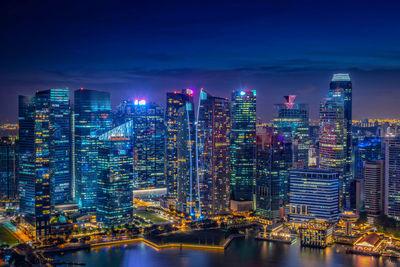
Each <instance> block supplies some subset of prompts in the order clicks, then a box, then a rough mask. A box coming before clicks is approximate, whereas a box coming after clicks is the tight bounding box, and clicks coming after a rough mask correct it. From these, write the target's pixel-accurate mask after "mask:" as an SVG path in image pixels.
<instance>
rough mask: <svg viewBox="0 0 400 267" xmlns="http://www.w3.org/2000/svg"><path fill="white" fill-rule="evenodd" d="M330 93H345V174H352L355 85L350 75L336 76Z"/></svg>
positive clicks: (338, 74) (339, 74)
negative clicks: (340, 91)
mask: <svg viewBox="0 0 400 267" xmlns="http://www.w3.org/2000/svg"><path fill="white" fill-rule="evenodd" d="M329 88H330V92H335V91H338V90H342V91H343V102H344V103H343V104H344V116H343V118H344V123H345V135H346V146H345V156H346V161H347V164H346V169H345V172H348V173H351V169H350V168H351V165H350V164H351V155H352V119H353V115H352V114H353V112H352V103H353V85H352V82H351V79H350V75H349V74H347V73H337V74H334V75H333V77H332V80H331V83H330V85H329Z"/></svg>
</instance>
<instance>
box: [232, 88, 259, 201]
mask: <svg viewBox="0 0 400 267" xmlns="http://www.w3.org/2000/svg"><path fill="white" fill-rule="evenodd" d="M231 166H232V167H231V168H232V169H231V172H232V175H231V193H232V196H231V197H232V200H234V201H236V202H238V201H239V202H243V201H245V202H248V201H253V193H254V186H255V178H256V91H255V90H247V89H246V90H237V91H233V92H232V137H231Z"/></svg>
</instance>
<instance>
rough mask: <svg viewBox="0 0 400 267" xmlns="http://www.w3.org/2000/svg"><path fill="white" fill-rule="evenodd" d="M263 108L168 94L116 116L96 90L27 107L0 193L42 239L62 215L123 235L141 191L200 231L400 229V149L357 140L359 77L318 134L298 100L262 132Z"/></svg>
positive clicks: (288, 99)
mask: <svg viewBox="0 0 400 267" xmlns="http://www.w3.org/2000/svg"><path fill="white" fill-rule="evenodd" d="M256 96H257V94H256V91H255V90H249V89H241V90H234V91H233V92H232V95H231V99H227V98H223V97H218V96H213V95H211V94H210V93H208V92H207V91H206V90H204V89H201V90H200V92H199V93H198V94H195V92H194V91H193V90H191V89H183V90H181V91H173V92H168V93H167V94H166V106H165V110H164V107H163V106H161V105H158V104H156V103H154V102H151V101H148V100H146V99H144V98H137V99H132V100H123V101H121V103H120V104H119V105H118V106H117V108H116V109H115V110H112V109H111V104H110V94H109V93H106V92H100V91H95V90H88V89H78V90H76V91H75V92H74V102H73V104H71V103H70V96H69V90H67V89H50V90H45V91H38V92H36V94H35V95H34V96H20V97H19V108H18V111H19V136H18V138H17V142H15V140H6V139H2V141H1V144H0V148H1V150H0V152H1V160H2V162H3V161H4V162H5V163H4V164H3V163H2V165H1V169H0V171H1V177H0V178H1V179H2V181H3V180H4V183H3V182H2V187H1V190H0V193H1V195H2V197H8V198H12V197H16V196H18V199H19V200H20V212H21V213H22V214H24V216H25V218H26V220H27V221H28V222H31V223H32V224H33V225H34V226H35V227H36V234H37V236H39V237H40V236H45V235H47V234H48V233H49V231H50V227H49V224H50V217H51V216H52V214H53V211H54V208H55V206H57V205H60V204H65V203H77V204H78V208H79V211H80V212H81V213H82V214H92V215H96V216H97V221H98V222H99V223H101V224H103V225H104V226H111V225H118V224H123V223H128V222H130V221H131V220H132V216H133V207H132V202H133V194H132V192H133V190H151V189H159V188H166V192H167V193H166V196H165V197H164V198H163V201H162V205H163V206H164V208H170V209H175V210H176V211H178V212H180V213H183V214H184V215H186V216H187V217H189V218H191V219H193V220H198V219H203V218H208V217H212V216H216V215H225V214H228V213H229V212H230V211H232V210H234V211H239V212H240V211H250V210H254V211H255V213H256V214H257V215H258V216H261V217H263V218H266V219H269V220H280V219H288V220H293V221H296V222H300V223H303V222H306V221H308V220H311V219H325V220H333V221H334V220H337V219H338V217H339V212H340V211H343V210H348V209H355V210H357V211H359V210H365V211H366V212H367V213H368V214H370V215H371V216H377V215H380V214H387V215H389V216H393V217H396V218H399V217H400V208H399V207H400V195H399V193H398V192H399V188H398V185H399V184H400V182H399V177H400V175H399V173H400V171H399V170H400V165H399V162H400V160H399V158H398V157H399V151H400V145H399V144H400V142H399V139H398V137H396V136H392V135H391V136H390V137H387V136H383V135H384V134H383V131H381V132H382V134H381V135H378V134H375V133H370V132H368V133H367V134H366V133H365V131H361V130H360V129H358V128H357V129H356V130H354V131H353V129H352V82H351V79H350V76H349V75H348V74H335V75H334V76H333V78H332V81H331V83H330V86H329V90H327V95H326V97H325V98H324V99H322V101H321V103H320V112H319V126H314V125H313V126H311V125H310V118H309V116H310V114H309V108H308V105H307V104H298V103H296V102H295V99H296V96H295V95H288V96H285V97H284V99H285V102H284V103H281V104H276V105H274V106H273V109H272V111H273V120H272V121H271V122H268V123H267V122H261V121H260V120H257V116H256ZM316 127H317V128H319V132H318V134H315V132H316V130H315V129H316ZM376 132H379V131H376Z"/></svg>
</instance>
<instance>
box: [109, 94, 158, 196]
mask: <svg viewBox="0 0 400 267" xmlns="http://www.w3.org/2000/svg"><path fill="white" fill-rule="evenodd" d="M118 109H119V110H118V112H117V118H116V121H117V122H116V124H117V125H119V124H120V123H121V122H126V121H129V120H132V127H133V130H132V137H131V138H132V140H133V142H132V146H133V147H132V150H133V160H134V171H133V173H134V177H133V188H134V189H136V190H137V189H150V188H162V187H165V175H164V153H165V125H164V109H163V108H162V107H161V106H159V105H157V104H156V103H152V102H147V101H146V100H145V99H134V100H133V101H131V100H127V101H123V102H122V103H121V104H120V105H119V108H118Z"/></svg>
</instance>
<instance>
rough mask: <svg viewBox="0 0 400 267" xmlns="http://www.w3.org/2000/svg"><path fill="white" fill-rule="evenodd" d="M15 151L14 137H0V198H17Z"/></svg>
mask: <svg viewBox="0 0 400 267" xmlns="http://www.w3.org/2000/svg"><path fill="white" fill-rule="evenodd" d="M16 168H17V153H16V144H15V137H14V138H12V137H0V199H3V200H16V198H17V177H16V175H17V169H16Z"/></svg>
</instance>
